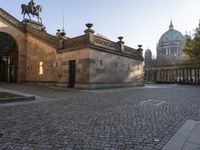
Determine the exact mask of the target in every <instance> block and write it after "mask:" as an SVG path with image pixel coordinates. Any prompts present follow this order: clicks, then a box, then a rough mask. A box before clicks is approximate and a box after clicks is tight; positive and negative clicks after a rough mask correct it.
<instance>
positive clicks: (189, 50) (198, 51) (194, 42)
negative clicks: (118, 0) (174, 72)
mask: <svg viewBox="0 0 200 150" xmlns="http://www.w3.org/2000/svg"><path fill="white" fill-rule="evenodd" d="M183 51H184V52H185V53H186V54H187V55H188V56H189V57H190V61H191V62H193V63H196V64H198V65H200V21H199V26H198V27H197V28H196V29H195V33H194V37H193V38H192V37H188V38H187V39H186V42H185V45H184V48H183Z"/></svg>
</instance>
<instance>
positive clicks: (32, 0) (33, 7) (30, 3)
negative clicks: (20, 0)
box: [28, 0, 36, 14]
mask: <svg viewBox="0 0 200 150" xmlns="http://www.w3.org/2000/svg"><path fill="white" fill-rule="evenodd" d="M28 6H29V7H30V8H31V13H32V14H33V13H34V12H35V11H36V8H35V2H34V0H31V1H30V2H29V3H28Z"/></svg>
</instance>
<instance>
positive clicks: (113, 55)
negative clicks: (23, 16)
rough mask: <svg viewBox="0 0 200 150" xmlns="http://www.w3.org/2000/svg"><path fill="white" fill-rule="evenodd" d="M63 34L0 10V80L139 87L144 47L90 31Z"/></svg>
mask: <svg viewBox="0 0 200 150" xmlns="http://www.w3.org/2000/svg"><path fill="white" fill-rule="evenodd" d="M94 32H95V31H94V30H93V29H92V24H87V29H86V30H85V31H84V34H83V35H81V36H78V37H74V38H70V37H66V36H65V34H64V33H63V32H62V31H59V30H58V32H57V34H56V35H55V36H53V35H50V34H48V33H47V32H45V31H44V29H43V26H42V25H41V24H40V23H37V22H34V21H30V20H24V21H22V22H20V21H18V20H17V19H16V18H15V17H13V16H11V15H10V14H9V13H7V12H6V11H4V10H3V9H1V8H0V82H28V83H40V84H47V85H56V86H63V87H72V88H73V87H75V88H87V89H93V88H105V87H121V86H133V85H143V56H142V48H141V46H139V47H138V48H137V49H133V48H130V47H128V46H125V45H124V42H123V41H122V37H119V41H117V42H113V41H110V40H108V39H105V38H102V37H100V36H97V35H95V34H94Z"/></svg>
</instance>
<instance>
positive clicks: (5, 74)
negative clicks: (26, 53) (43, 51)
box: [0, 32, 18, 83]
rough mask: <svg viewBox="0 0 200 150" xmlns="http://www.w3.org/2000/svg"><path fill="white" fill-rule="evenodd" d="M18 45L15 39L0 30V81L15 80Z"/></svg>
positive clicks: (12, 81) (10, 81)
mask: <svg viewBox="0 0 200 150" xmlns="http://www.w3.org/2000/svg"><path fill="white" fill-rule="evenodd" d="M17 73H18V46H17V44H16V41H15V39H14V38H13V37H12V36H11V35H9V34H7V33H4V32H0V82H8V83H14V82H17Z"/></svg>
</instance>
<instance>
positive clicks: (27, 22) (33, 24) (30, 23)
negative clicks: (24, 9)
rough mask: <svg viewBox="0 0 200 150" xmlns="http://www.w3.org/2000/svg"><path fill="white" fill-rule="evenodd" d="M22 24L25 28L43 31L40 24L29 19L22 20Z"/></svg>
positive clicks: (42, 26)
mask: <svg viewBox="0 0 200 150" xmlns="http://www.w3.org/2000/svg"><path fill="white" fill-rule="evenodd" d="M22 23H23V24H25V25H26V26H29V27H32V28H34V29H37V30H43V29H44V25H43V24H42V23H39V22H36V21H33V20H29V19H24V20H23V21H22Z"/></svg>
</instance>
